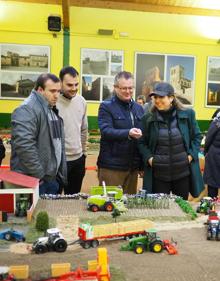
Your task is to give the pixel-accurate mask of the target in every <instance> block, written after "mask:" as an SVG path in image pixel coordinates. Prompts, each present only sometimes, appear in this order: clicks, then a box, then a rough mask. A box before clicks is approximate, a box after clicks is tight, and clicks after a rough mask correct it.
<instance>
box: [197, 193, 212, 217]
mask: <svg viewBox="0 0 220 281" xmlns="http://www.w3.org/2000/svg"><path fill="white" fill-rule="evenodd" d="M214 208H215V203H214V202H213V199H212V198H211V197H203V198H202V199H201V201H200V205H199V206H198V207H197V209H196V212H197V213H203V214H205V215H208V213H209V211H210V210H213V209H214Z"/></svg>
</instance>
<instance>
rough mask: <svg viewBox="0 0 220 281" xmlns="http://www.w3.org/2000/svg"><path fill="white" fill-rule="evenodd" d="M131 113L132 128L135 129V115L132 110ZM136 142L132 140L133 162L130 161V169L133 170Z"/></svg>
mask: <svg viewBox="0 0 220 281" xmlns="http://www.w3.org/2000/svg"><path fill="white" fill-rule="evenodd" d="M129 113H130V117H131V125H132V128H134V125H135V124H134V114H133V112H132V111H131V108H129ZM134 153H135V151H134V140H132V154H131V155H132V158H133V159H131V161H130V168H133V160H134Z"/></svg>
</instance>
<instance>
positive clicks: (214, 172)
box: [204, 113, 220, 197]
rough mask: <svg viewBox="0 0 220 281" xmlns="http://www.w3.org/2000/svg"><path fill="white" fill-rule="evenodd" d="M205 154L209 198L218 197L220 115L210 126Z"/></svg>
mask: <svg viewBox="0 0 220 281" xmlns="http://www.w3.org/2000/svg"><path fill="white" fill-rule="evenodd" d="M204 152H205V170H204V182H205V183H206V184H207V185H208V196H210V197H216V196H217V195H218V189H219V188H220V113H218V114H217V116H216V117H215V118H214V119H213V121H212V123H211V124H210V127H209V130H208V133H207V136H206V141H205V150H204Z"/></svg>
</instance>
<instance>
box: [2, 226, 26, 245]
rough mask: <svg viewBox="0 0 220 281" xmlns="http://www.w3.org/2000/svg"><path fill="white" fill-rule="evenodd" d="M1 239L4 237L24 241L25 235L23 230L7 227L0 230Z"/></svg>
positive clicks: (7, 239) (8, 239)
mask: <svg viewBox="0 0 220 281" xmlns="http://www.w3.org/2000/svg"><path fill="white" fill-rule="evenodd" d="M0 239H4V240H6V241H13V240H15V241H17V242H24V241H25V237H24V234H23V232H21V231H18V230H14V229H13V228H6V229H3V230H1V231H0Z"/></svg>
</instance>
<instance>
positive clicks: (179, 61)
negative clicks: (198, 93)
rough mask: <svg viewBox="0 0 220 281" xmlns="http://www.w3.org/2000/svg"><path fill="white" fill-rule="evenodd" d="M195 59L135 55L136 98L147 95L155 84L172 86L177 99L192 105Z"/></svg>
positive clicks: (160, 55) (178, 56)
mask: <svg viewBox="0 0 220 281" xmlns="http://www.w3.org/2000/svg"><path fill="white" fill-rule="evenodd" d="M194 75H195V57H193V56H184V55H167V54H155V53H136V61H135V77H136V97H137V96H138V95H144V96H145V97H146V100H147V101H149V100H150V98H149V94H150V93H151V91H152V90H153V86H154V84H155V83H157V82H159V81H166V82H169V83H170V84H172V86H173V87H174V89H175V93H176V96H177V98H178V99H179V100H180V101H181V102H182V103H183V104H185V105H193V104H194V81H195V78H194Z"/></svg>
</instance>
